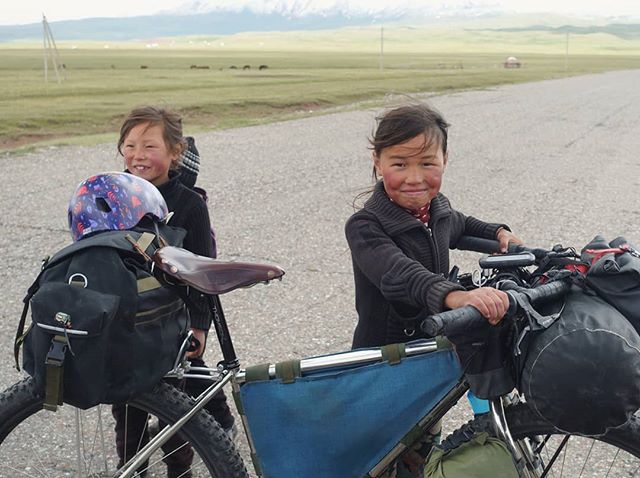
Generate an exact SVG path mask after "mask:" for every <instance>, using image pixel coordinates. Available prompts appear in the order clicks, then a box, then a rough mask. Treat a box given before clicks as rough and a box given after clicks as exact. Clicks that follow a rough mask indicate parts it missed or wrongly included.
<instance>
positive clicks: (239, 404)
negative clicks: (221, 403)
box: [231, 390, 244, 415]
mask: <svg viewBox="0 0 640 478" xmlns="http://www.w3.org/2000/svg"><path fill="white" fill-rule="evenodd" d="M231 396H232V397H233V403H235V404H236V410H238V413H239V414H240V415H244V407H243V406H242V399H241V398H240V392H236V391H235V390H232V391H231Z"/></svg>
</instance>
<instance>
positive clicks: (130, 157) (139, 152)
mask: <svg viewBox="0 0 640 478" xmlns="http://www.w3.org/2000/svg"><path fill="white" fill-rule="evenodd" d="M122 154H123V155H124V162H125V165H126V167H127V169H128V170H129V171H130V172H131V173H132V174H134V175H136V176H139V177H141V178H144V179H146V180H147V181H149V182H151V183H152V184H154V185H155V186H160V185H161V184H164V183H166V182H167V181H169V169H170V168H171V164H172V163H173V162H174V161H176V160H177V159H178V152H177V151H172V150H170V149H169V147H168V146H167V144H166V143H165V141H164V136H163V134H162V126H161V125H150V124H149V123H142V124H139V125H137V126H135V127H133V128H132V129H131V131H130V132H129V134H128V135H127V136H126V138H125V139H124V143H123V144H122Z"/></svg>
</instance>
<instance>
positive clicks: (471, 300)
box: [444, 287, 509, 325]
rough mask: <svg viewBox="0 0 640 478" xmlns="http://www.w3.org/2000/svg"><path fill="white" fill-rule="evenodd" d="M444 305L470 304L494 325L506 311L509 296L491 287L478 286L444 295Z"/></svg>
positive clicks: (462, 305) (454, 307)
mask: <svg viewBox="0 0 640 478" xmlns="http://www.w3.org/2000/svg"><path fill="white" fill-rule="evenodd" d="M444 305H445V306H446V307H448V308H450V309H457V308H458V307H464V306H465V305H471V306H473V307H475V308H476V309H478V311H479V312H480V313H481V314H482V315H483V317H484V318H485V319H487V321H488V322H489V323H490V324H491V325H496V324H497V323H499V322H500V321H501V320H502V317H504V314H506V313H507V310H508V308H509V297H508V296H507V294H506V293H505V292H503V291H501V290H498V289H494V288H493V287H480V288H479V289H474V290H470V291H464V290H454V291H453V292H449V293H448V294H447V295H446V296H445V298H444Z"/></svg>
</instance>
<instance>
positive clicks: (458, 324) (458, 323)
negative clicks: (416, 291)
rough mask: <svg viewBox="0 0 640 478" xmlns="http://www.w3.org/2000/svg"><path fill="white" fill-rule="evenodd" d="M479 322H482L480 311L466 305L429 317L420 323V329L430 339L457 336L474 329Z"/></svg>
mask: <svg viewBox="0 0 640 478" xmlns="http://www.w3.org/2000/svg"><path fill="white" fill-rule="evenodd" d="M481 321H484V317H482V314H481V313H480V311H479V310H478V309H476V308H475V307H473V306H471V305H467V306H464V307H460V308H459V309H453V310H447V311H445V312H441V313H439V314H435V315H431V316H429V317H427V318H426V319H425V320H423V321H422V324H420V328H421V329H422V331H423V332H425V333H426V334H428V335H430V336H431V337H435V336H436V335H444V336H447V335H457V334H460V333H463V332H464V331H465V330H469V329H472V328H475V327H476V326H477V324H478V323H479V322H481Z"/></svg>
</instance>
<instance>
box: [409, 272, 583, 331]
mask: <svg viewBox="0 0 640 478" xmlns="http://www.w3.org/2000/svg"><path fill="white" fill-rule="evenodd" d="M570 288H571V284H570V283H568V282H565V281H555V282H549V283H548V284H543V285H541V286H539V287H536V288H534V289H521V292H517V291H515V290H508V291H506V292H507V296H508V297H509V309H508V310H507V313H506V314H505V317H510V316H512V315H513V314H514V313H515V312H516V310H517V307H518V305H517V304H518V300H517V298H518V296H527V297H528V298H529V300H530V301H531V302H540V303H544V302H548V301H550V300H553V299H555V298H558V297H562V296H564V295H565V294H566V293H567V292H569V289H570ZM484 322H485V319H484V317H483V316H482V314H481V313H480V311H478V309H476V308H475V307H472V306H470V305H467V306H464V307H460V308H459V309H453V310H447V311H445V312H441V313H439V314H435V315H431V316H429V317H427V318H426V319H424V320H423V321H422V323H421V324H420V329H421V330H422V331H423V332H425V333H426V334H428V335H430V336H432V337H435V336H436V335H444V336H449V335H460V334H463V333H464V332H466V331H468V330H471V329H474V328H476V327H477V326H478V325H480V324H483V323H484Z"/></svg>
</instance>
